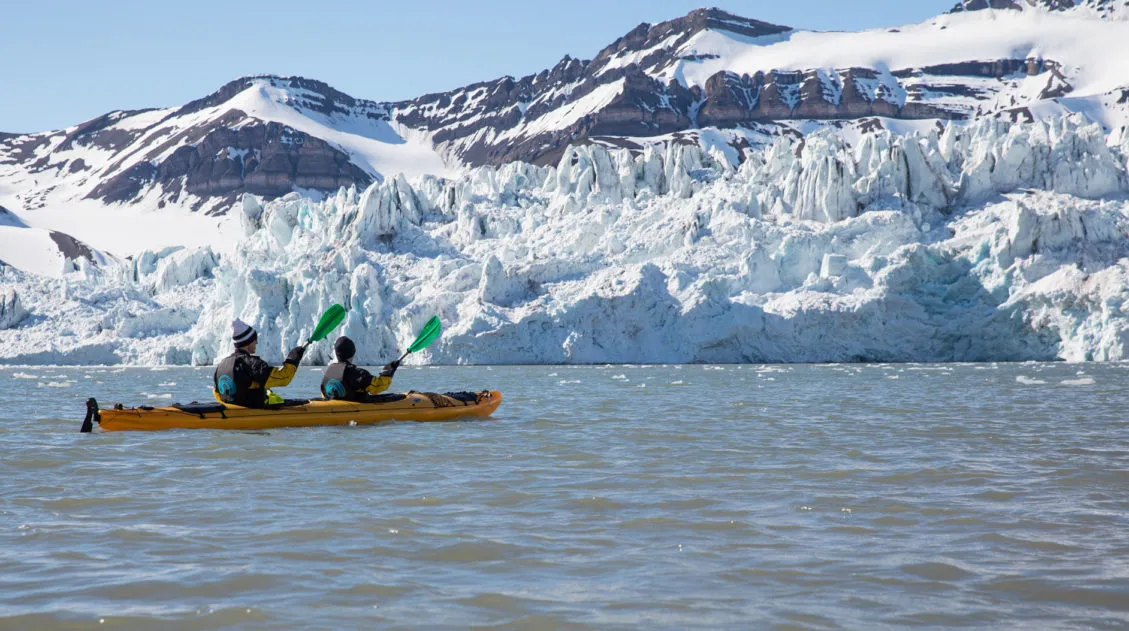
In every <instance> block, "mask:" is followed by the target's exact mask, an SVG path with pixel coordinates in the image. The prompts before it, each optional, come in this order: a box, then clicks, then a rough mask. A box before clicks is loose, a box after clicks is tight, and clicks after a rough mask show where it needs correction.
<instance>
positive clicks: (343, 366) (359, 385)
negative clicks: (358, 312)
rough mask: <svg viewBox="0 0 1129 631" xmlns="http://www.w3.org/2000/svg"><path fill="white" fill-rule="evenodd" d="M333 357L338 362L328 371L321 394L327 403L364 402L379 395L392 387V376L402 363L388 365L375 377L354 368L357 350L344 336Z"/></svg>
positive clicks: (336, 346)
mask: <svg viewBox="0 0 1129 631" xmlns="http://www.w3.org/2000/svg"><path fill="white" fill-rule="evenodd" d="M333 353H334V354H335V355H336V356H337V361H336V362H334V363H332V364H330V365H329V366H327V367H326V369H325V377H323V378H322V380H321V394H322V396H324V397H325V398H327V399H342V400H345V401H360V402H363V401H364V400H365V399H367V398H368V397H369V395H373V394H379V393H381V392H384V391H385V390H387V389H388V387H389V386H391V385H392V376H393V375H395V374H396V369H397V368H399V367H400V361H399V360H396V361H393V362H392V363H391V364H386V365H385V366H384V369H383V370H381V371H380V374H379V375H377V376H376V377H373V376H372V373H370V372H369V371H367V370H365V369H364V368H358V367H357V366H354V365H353V357H355V356H356V354H357V346H356V345H355V344H353V340H351V339H349V338H347V337H345V336H344V335H343V336H341V337H339V338H337V341H336V342H334V343H333Z"/></svg>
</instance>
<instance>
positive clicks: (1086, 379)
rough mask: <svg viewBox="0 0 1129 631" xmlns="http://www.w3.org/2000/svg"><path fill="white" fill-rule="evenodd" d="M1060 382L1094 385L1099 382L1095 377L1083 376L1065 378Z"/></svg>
mask: <svg viewBox="0 0 1129 631" xmlns="http://www.w3.org/2000/svg"><path fill="white" fill-rule="evenodd" d="M1059 383H1061V384H1062V385H1064V386H1092V385H1094V384H1095V383H1097V382H1096V381H1095V380H1094V378H1093V377H1082V378H1080V379H1063V380H1062V381H1060V382H1059Z"/></svg>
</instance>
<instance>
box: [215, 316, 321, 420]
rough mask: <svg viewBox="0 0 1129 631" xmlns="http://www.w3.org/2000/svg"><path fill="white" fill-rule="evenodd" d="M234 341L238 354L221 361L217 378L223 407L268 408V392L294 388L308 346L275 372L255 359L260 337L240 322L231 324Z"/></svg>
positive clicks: (295, 351) (295, 350) (289, 356)
mask: <svg viewBox="0 0 1129 631" xmlns="http://www.w3.org/2000/svg"><path fill="white" fill-rule="evenodd" d="M231 341H232V342H233V343H234V344H235V352H234V353H232V354H231V355H229V356H227V357H225V358H224V359H223V360H222V361H220V363H219V366H217V367H216V372H215V375H213V382H214V384H215V396H216V399H218V400H219V401H221V402H223V403H231V404H233V405H242V406H244V407H249V408H261V407H264V406H266V404H267V389H268V388H281V387H283V386H287V385H290V381H291V380H292V379H294V375H295V374H296V373H297V372H298V364H300V363H302V356H303V355H304V354H305V353H306V347H305V346H296V347H294V348H293V349H291V350H290V353H289V354H287V355H286V361H285V362H283V364H282V366H280V367H278V368H272V367H271V365H270V364H268V363H266V362H265V361H263V360H262V359H261V358H259V357H258V356H257V355H255V348H256V347H257V346H258V342H259V334H258V333H257V332H256V331H255V329H254V328H253V327H251V325H249V324H247V323H246V322H244V321H242V320H240V319H238V318H236V319H235V320H233V321H232V322H231Z"/></svg>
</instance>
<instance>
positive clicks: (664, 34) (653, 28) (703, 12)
mask: <svg viewBox="0 0 1129 631" xmlns="http://www.w3.org/2000/svg"><path fill="white" fill-rule="evenodd" d="M707 30H714V31H728V32H730V33H736V34H738V35H743V36H745V37H764V36H766V35H776V34H778V33H786V32H788V31H791V30H792V28H791V27H789V26H781V25H779V24H771V23H769V22H762V21H760V20H753V19H750V18H743V17H741V16H739V15H734V14H732V13H728V12H726V11H722V10H721V9H718V8H716V7H714V8H708V9H705V8H703V9H694V10H693V11H691V12H690V13H687V14H686V15H684V16H682V17H679V18H674V19H673V20H667V21H665V22H659V23H658V24H649V23H647V22H643V23H642V24H640V25H639V26H636V27H635V28H633V29H631V30H630V31H629V32H628V33H627V34H626V35H624V36H623V37H620V38H619V39H617V40H616V41H614V42H612V44H611V45H610V46H608V47H606V48H604V49H603V50H601V51H600V52H599V54H597V55H596V57H595V58H594V59H593V60H592V62H593V63H594V64H595V65H597V66H598V65H599V62H600V61H601V60H604V59H607V58H609V57H613V56H615V55H616V54H619V53H623V52H626V51H651V50H658V49H660V48H665V49H670V50H673V49H675V48H677V47H678V46H681V45H682V44H684V43H685V42H686V41H688V40H689V39H691V38H692V37H694V36H695V35H697V34H698V33H700V32H702V31H707Z"/></svg>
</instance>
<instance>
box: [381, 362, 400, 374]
mask: <svg viewBox="0 0 1129 631" xmlns="http://www.w3.org/2000/svg"><path fill="white" fill-rule="evenodd" d="M399 367H400V360H398V359H397V360H394V361H393V362H392V363H391V364H384V369H383V370H381V371H380V376H381V377H391V376H392V375H395V374H396V369H397V368H399Z"/></svg>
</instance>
